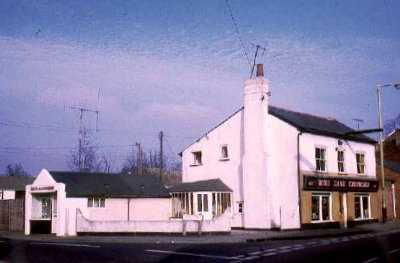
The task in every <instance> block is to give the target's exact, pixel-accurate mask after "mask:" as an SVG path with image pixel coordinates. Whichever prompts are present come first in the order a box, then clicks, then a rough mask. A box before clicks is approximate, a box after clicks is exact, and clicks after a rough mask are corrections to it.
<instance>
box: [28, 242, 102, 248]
mask: <svg viewBox="0 0 400 263" xmlns="http://www.w3.org/2000/svg"><path fill="white" fill-rule="evenodd" d="M31 244H32V245H39V246H46V245H50V246H63V247H91V248H100V246H97V245H85V244H73V243H47V242H32V243H31Z"/></svg>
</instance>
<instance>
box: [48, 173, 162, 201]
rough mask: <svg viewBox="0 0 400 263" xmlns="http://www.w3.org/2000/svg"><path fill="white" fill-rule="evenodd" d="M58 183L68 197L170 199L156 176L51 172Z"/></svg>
mask: <svg viewBox="0 0 400 263" xmlns="http://www.w3.org/2000/svg"><path fill="white" fill-rule="evenodd" d="M50 174H51V176H52V177H53V178H54V180H56V181H57V182H61V183H64V184H65V187H66V192H67V197H87V196H105V197H121V198H122V197H133V198H157V197H160V198H164V197H170V195H169V192H168V190H167V189H166V188H165V187H164V185H163V184H162V183H161V182H160V180H159V179H158V178H157V177H156V176H150V175H145V176H133V175H121V174H106V173H86V172H57V171H51V172H50Z"/></svg>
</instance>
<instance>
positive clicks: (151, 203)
mask: <svg viewBox="0 0 400 263" xmlns="http://www.w3.org/2000/svg"><path fill="white" fill-rule="evenodd" d="M170 217H172V198H132V199H130V201H129V219H130V220H149V221H151V220H153V221H154V220H155V221H158V220H168V219H169V218H170ZM90 219H92V218H90ZM124 219H125V218H124Z"/></svg>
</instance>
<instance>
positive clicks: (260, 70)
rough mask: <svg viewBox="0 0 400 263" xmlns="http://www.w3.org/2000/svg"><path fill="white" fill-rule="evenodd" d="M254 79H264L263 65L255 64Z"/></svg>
mask: <svg viewBox="0 0 400 263" xmlns="http://www.w3.org/2000/svg"><path fill="white" fill-rule="evenodd" d="M256 77H264V65H263V64H257V74H256Z"/></svg>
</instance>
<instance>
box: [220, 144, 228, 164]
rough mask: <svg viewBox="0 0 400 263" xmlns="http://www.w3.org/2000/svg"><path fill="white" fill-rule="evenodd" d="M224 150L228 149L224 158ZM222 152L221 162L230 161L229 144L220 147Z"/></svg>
mask: <svg viewBox="0 0 400 263" xmlns="http://www.w3.org/2000/svg"><path fill="white" fill-rule="evenodd" d="M224 148H226V155H225V156H224ZM220 150H221V152H220V153H221V157H220V160H221V161H228V160H229V147H228V145H227V144H223V145H221V147H220Z"/></svg>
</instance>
